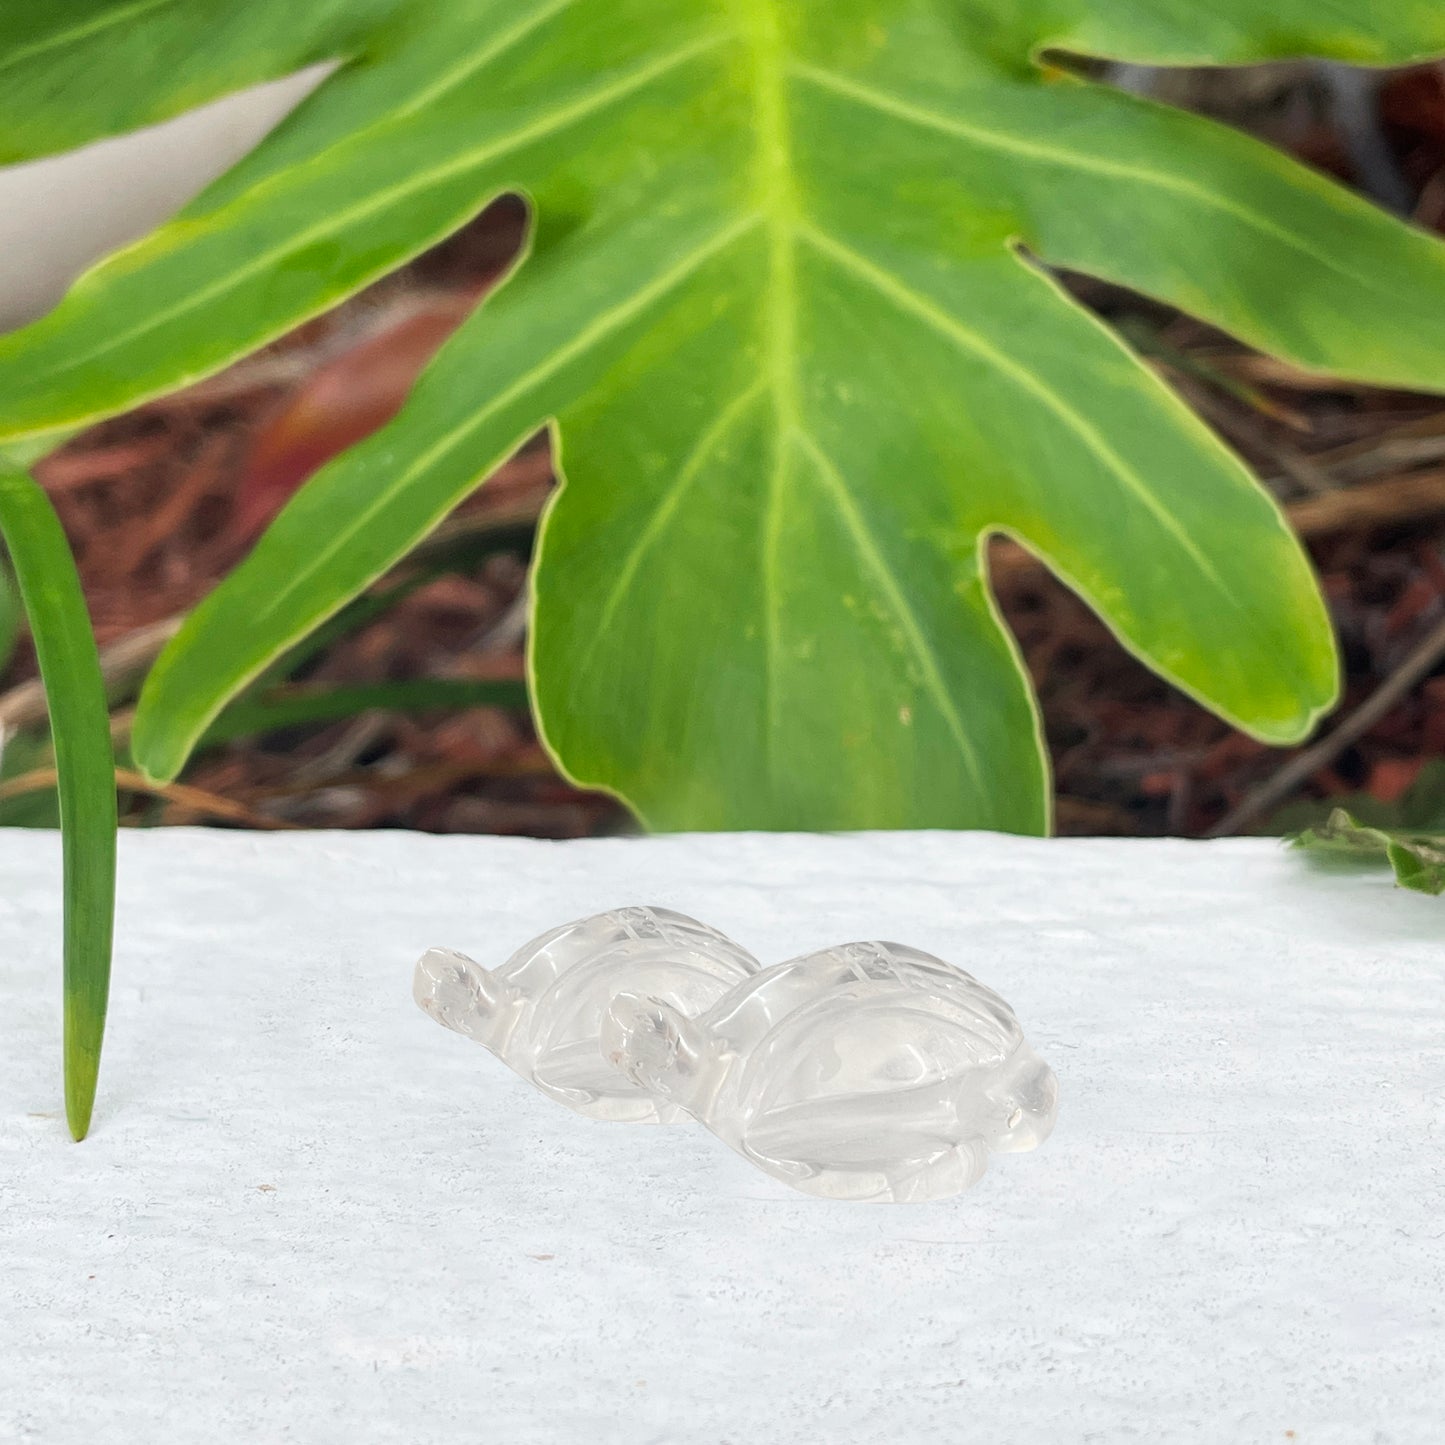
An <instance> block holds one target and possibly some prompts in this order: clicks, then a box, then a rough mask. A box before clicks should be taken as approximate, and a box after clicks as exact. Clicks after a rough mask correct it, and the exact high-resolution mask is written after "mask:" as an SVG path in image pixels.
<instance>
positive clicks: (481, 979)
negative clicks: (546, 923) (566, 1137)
mask: <svg viewBox="0 0 1445 1445" xmlns="http://www.w3.org/2000/svg"><path fill="white" fill-rule="evenodd" d="M760 967H761V965H760V964H759V963H758V961H757V959H755V958H754V957H753V956H752V955H751V954H750V953H748V952H747V951H746V950H745V949H742V948H739V947H738V945H737V944H736V943H734V942H733V941H732V940H731V939H730V938H728V937H727V936H726V935H725V934H722V933H719V932H718V931H717V930H716V929H715V928H709V927H708V926H707V925H706V924H704V923H699V922H698V921H697V920H696V919H694V918H688V917H687V916H686V915H684V914H681V913H674V912H672V911H671V910H670V909H666V908H651V907H635V908H619V909H615V910H613V911H610V912H607V913H599V914H597V915H595V916H594V917H591V918H583V919H579V920H578V921H576V922H575V923H566V924H563V925H562V926H561V927H559V928H553V929H551V930H549V931H548V932H547V933H544V934H542V935H541V936H540V937H538V938H534V939H533V940H532V941H531V942H530V943H528V944H525V945H523V947H521V948H520V949H518V950H517V952H516V953H514V954H513V955H512V957H511V958H510V959H508V960H507V962H506V963H504V964H502V965H501V967H500V968H497V969H495V970H489V969H486V968H484V967H482V965H481V964H479V963H476V962H475V961H473V960H472V959H470V958H468V957H467V956H466V955H465V954H463V953H457V952H455V951H454V950H452V949H448V948H432V949H429V950H428V951H427V952H426V953H424V954H423V955H422V957H421V959H420V960H419V961H418V962H417V965H416V973H415V981H414V986H413V995H414V997H415V999H416V1001H417V1003H418V1004H419V1005H420V1006H421V1008H422V1009H423V1010H425V1012H426V1013H428V1014H429V1015H430V1016H431V1017H432V1018H434V1019H435V1020H436V1021H437V1022H438V1023H440V1024H443V1025H445V1026H446V1027H447V1028H449V1029H452V1030H454V1031H455V1032H457V1033H459V1034H464V1035H465V1036H466V1037H467V1038H469V1039H474V1040H475V1041H476V1042H477V1043H479V1044H481V1045H483V1046H484V1047H485V1048H487V1049H489V1050H490V1051H491V1052H492V1053H494V1054H495V1055H496V1056H497V1057H498V1058H499V1059H501V1060H502V1062H503V1063H505V1064H506V1065H507V1066H508V1067H509V1068H511V1069H513V1070H515V1071H516V1072H517V1073H518V1074H520V1075H521V1076H522V1077H523V1078H524V1079H528V1080H530V1081H531V1082H532V1083H534V1084H535V1085H536V1086H537V1087H538V1088H539V1089H541V1090H542V1092H543V1093H545V1094H546V1095H548V1096H549V1097H550V1098H553V1099H556V1100H557V1101H558V1102H559V1103H563V1104H566V1105H568V1106H569V1107H570V1108H572V1109H575V1110H577V1112H578V1113H581V1114H586V1115H588V1116H590V1117H591V1118H594V1119H617V1120H628V1121H633V1122H639V1123H673V1122H675V1121H678V1120H682V1119H685V1118H686V1117H687V1115H686V1112H685V1111H684V1110H683V1109H681V1108H680V1107H678V1106H677V1105H675V1104H673V1103H672V1102H671V1100H669V1099H667V1098H665V1097H663V1096H660V1095H654V1094H651V1093H649V1092H648V1091H647V1090H645V1089H642V1088H639V1087H638V1086H637V1085H636V1084H634V1083H633V1082H632V1081H631V1080H629V1079H628V1078H627V1077H626V1076H625V1075H623V1074H621V1073H619V1072H618V1071H617V1070H616V1069H614V1068H612V1067H611V1066H610V1065H609V1064H608V1062H607V1060H606V1058H605V1057H604V1055H603V1053H602V1050H601V1047H600V1044H599V1041H598V1035H599V1031H600V1029H601V1025H602V1018H603V1015H604V1013H605V1012H606V1010H607V1007H608V1005H609V1003H610V1002H611V1001H612V999H613V997H614V996H615V995H616V994H617V993H618V992H619V991H620V990H622V989H624V988H626V989H637V990H641V991H642V992H644V993H646V994H647V995H648V996H650V997H655V998H657V999H658V1000H660V1001H661V1002H662V1003H664V1004H665V1005H666V1006H667V1007H669V1008H673V1009H677V1010H679V1011H680V1012H681V1013H684V1014H689V1015H690V1014H696V1013H701V1012H703V1011H704V1010H706V1009H707V1008H709V1007H710V1006H711V1005H712V1004H714V1003H715V1002H716V1001H717V1000H718V999H719V998H721V997H722V996H723V995H724V994H725V993H726V992H727V991H728V990H729V989H730V988H732V987H734V986H735V985H737V984H739V983H741V982H743V981H744V980H746V979H748V978H750V977H752V975H753V974H755V973H756V972H757V971H758V969H759V968H760Z"/></svg>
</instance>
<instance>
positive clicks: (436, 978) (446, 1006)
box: [412, 948, 506, 1043]
mask: <svg viewBox="0 0 1445 1445" xmlns="http://www.w3.org/2000/svg"><path fill="white" fill-rule="evenodd" d="M505 995H506V990H505V989H504V988H503V987H502V986H500V985H499V984H498V983H497V980H496V979H495V978H494V977H493V976H492V974H491V973H490V972H489V971H488V970H487V969H485V968H483V967H482V966H481V964H479V963H476V962H474V961H473V960H472V959H470V958H468V957H467V956H466V954H464V953H458V952H457V951H456V950H455V949H451V948H429V949H427V951H426V952H425V953H424V954H422V956H421V957H420V958H419V959H417V963H416V973H415V975H414V976H413V979H412V997H413V998H414V999H416V1001H417V1005H418V1007H419V1008H420V1009H421V1010H422V1012H423V1013H426V1014H429V1015H430V1016H431V1017H432V1018H434V1019H435V1020H436V1021H437V1022H438V1023H439V1024H441V1025H442V1027H443V1028H448V1029H451V1030H452V1031H453V1032H454V1033H459V1034H464V1035H465V1036H466V1037H467V1038H469V1039H475V1040H476V1041H477V1042H478V1043H485V1042H486V1041H487V1039H488V1037H489V1036H490V1034H491V1032H492V1028H493V1025H494V1023H495V1022H496V1020H497V1019H498V1017H499V1016H500V1014H501V1011H502V1009H503V1006H504V1004H505V1003H506V997H505Z"/></svg>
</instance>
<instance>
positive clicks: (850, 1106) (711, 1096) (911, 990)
mask: <svg viewBox="0 0 1445 1445" xmlns="http://www.w3.org/2000/svg"><path fill="white" fill-rule="evenodd" d="M601 1034H602V1047H603V1048H604V1050H605V1051H606V1053H607V1056H608V1059H609V1060H610V1062H611V1063H612V1064H613V1065H614V1066H616V1067H617V1068H618V1069H619V1070H621V1071H622V1072H624V1073H625V1074H626V1075H627V1077H628V1078H630V1079H631V1080H633V1081H634V1082H635V1083H636V1084H637V1085H638V1086H639V1087H640V1088H642V1089H644V1090H646V1091H647V1092H649V1093H651V1094H654V1095H656V1096H657V1097H659V1098H661V1099H665V1100H667V1101H669V1102H670V1103H672V1104H674V1105H676V1106H678V1107H679V1108H681V1109H684V1110H686V1111H687V1112H688V1113H689V1114H691V1115H693V1116H694V1117H695V1118H696V1119H698V1120H699V1121H700V1122H702V1123H703V1124H705V1125H706V1126H707V1127H708V1128H709V1129H711V1130H712V1131H713V1133H715V1134H717V1135H718V1137H719V1138H721V1139H722V1140H723V1141H724V1142H725V1143H727V1144H729V1145H730V1146H731V1147H732V1148H734V1149H736V1150H737V1151H738V1152H739V1153H740V1154H742V1155H743V1156H744V1157H745V1158H747V1159H749V1160H751V1161H752V1162H753V1163H754V1164H756V1165H758V1166H759V1167H760V1168H761V1169H763V1170H765V1171H766V1172H767V1173H769V1174H771V1175H773V1176H774V1177H775V1178H778V1179H781V1180H782V1181H784V1182H785V1183H787V1184H790V1185H792V1186H794V1187H795V1188H797V1189H801V1190H804V1191H805V1192H807V1193H810V1194H818V1195H823V1196H826V1197H829V1198H834V1199H854V1200H899V1201H916V1200H927V1199H939V1198H943V1197H945V1196H947V1195H950V1194H955V1193H957V1192H959V1191H960V1190H963V1189H967V1188H968V1187H969V1186H970V1185H972V1184H973V1183H975V1182H976V1181H977V1180H978V1179H979V1177H980V1176H981V1175H982V1174H983V1172H984V1169H985V1168H986V1166H987V1163H988V1156H989V1153H990V1151H993V1150H998V1151H1015V1150H1024V1149H1032V1148H1034V1147H1035V1146H1036V1145H1038V1144H1040V1143H1042V1142H1043V1140H1044V1139H1045V1138H1047V1136H1048V1134H1049V1132H1050V1130H1051V1129H1052V1127H1053V1123H1054V1116H1055V1113H1056V1110H1057V1106H1058V1086H1057V1084H1056V1081H1055V1079H1054V1075H1053V1072H1052V1071H1051V1070H1050V1069H1049V1067H1048V1065H1047V1064H1045V1063H1044V1062H1043V1060H1042V1059H1040V1058H1039V1057H1038V1055H1037V1054H1035V1053H1034V1051H1033V1050H1032V1049H1031V1048H1030V1047H1029V1046H1028V1044H1027V1043H1026V1042H1025V1041H1024V1036H1023V1030H1022V1029H1021V1028H1020V1027H1019V1022H1018V1019H1017V1018H1016V1017H1015V1016H1014V1013H1013V1010H1012V1009H1011V1008H1010V1007H1009V1006H1008V1004H1007V1003H1005V1002H1004V1000H1003V999H1002V998H1000V997H999V996H998V994H996V993H994V992H993V990H992V989H990V988H987V987H985V986H984V985H983V984H981V983H980V982H979V981H978V980H977V979H976V978H974V977H973V976H972V975H971V974H968V973H965V972H964V971H963V970H962V969H958V968H954V967H953V966H952V965H950V964H947V963H945V962H944V961H943V960H942V959H938V958H935V957H933V956H932V955H931V954H927V953H923V952H921V951H920V950H918V949H914V948H909V947H906V946H905V945H902V944H897V943H877V942H868V943H852V944H845V945H843V946H841V947H838V948H829V949H824V950H823V951H821V952H818V953H811V954H807V955H805V956H803V957H801V958H796V959H793V960H791V961H789V962H787V963H780V964H778V965H776V966H775V967H773V968H768V969H765V970H763V971H762V972H760V973H758V974H756V975H755V976H753V977H752V978H749V979H747V980H746V981H744V982H742V983H739V984H738V985H737V986H736V987H735V988H733V989H732V991H731V992H729V993H728V994H727V995H726V996H725V997H723V998H722V999H720V1000H719V1001H718V1002H716V1003H715V1004H714V1005H713V1006H712V1008H711V1009H709V1010H708V1011H707V1012H706V1013H702V1014H700V1015H698V1014H692V1013H690V1012H689V1011H687V1010H680V1009H678V1008H677V1007H676V1006H675V1005H674V1004H673V1003H672V1002H670V1001H669V1000H666V999H663V998H660V997H657V996H651V995H649V994H648V993H647V991H646V990H645V989H641V988H638V987H636V986H635V985H629V988H628V991H627V992H624V993H620V994H619V995H618V996H617V997H616V998H615V999H614V1000H613V1002H612V1005H611V1007H610V1008H609V1009H608V1011H607V1017H606V1019H605V1020H604V1021H603V1024H602V1030H601Z"/></svg>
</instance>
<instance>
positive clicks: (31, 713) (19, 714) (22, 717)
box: [0, 617, 181, 732]
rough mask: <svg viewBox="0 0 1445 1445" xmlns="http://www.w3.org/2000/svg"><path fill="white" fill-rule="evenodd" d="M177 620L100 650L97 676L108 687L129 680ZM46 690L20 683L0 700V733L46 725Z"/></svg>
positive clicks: (155, 625) (170, 634)
mask: <svg viewBox="0 0 1445 1445" xmlns="http://www.w3.org/2000/svg"><path fill="white" fill-rule="evenodd" d="M180 625H181V618H180V617H167V618H164V619H162V620H161V621H160V622H152V623H151V624H150V625H149V626H147V627H138V628H136V630H135V631H134V632H128V633H127V634H126V635H125V636H124V637H122V638H119V639H117V640H116V641H115V642H112V643H111V644H110V646H109V647H105V648H102V649H101V654H100V673H101V676H102V677H103V678H104V679H105V682H106V685H107V686H108V687H114V686H116V685H117V684H119V683H121V682H124V681H126V680H127V679H129V678H132V677H134V676H135V675H136V673H138V672H140V671H141V669H142V668H145V667H148V666H149V665H150V664H151V663H152V662H154V661H155V659H156V658H157V657H158V656H159V655H160V651H161V648H163V647H164V646H165V645H166V643H167V642H169V641H170V640H171V638H172V637H174V636H175V634H176V632H177V630H178V629H179V628H180ZM45 718H46V711H45V689H44V688H43V687H42V686H41V685H40V680H39V679H38V678H32V679H31V680H30V681H29V682H22V683H20V684H19V685H18V686H16V687H12V688H11V689H10V691H9V692H7V693H5V694H4V695H3V696H0V729H3V730H5V731H7V732H8V731H10V730H11V729H14V728H25V727H38V726H39V725H40V724H41V723H43V722H44V721H45Z"/></svg>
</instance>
